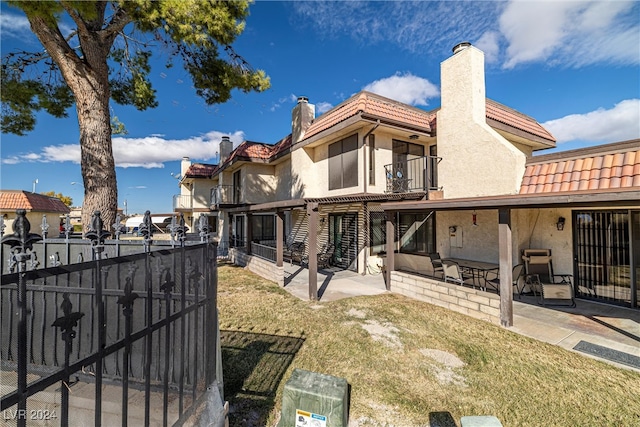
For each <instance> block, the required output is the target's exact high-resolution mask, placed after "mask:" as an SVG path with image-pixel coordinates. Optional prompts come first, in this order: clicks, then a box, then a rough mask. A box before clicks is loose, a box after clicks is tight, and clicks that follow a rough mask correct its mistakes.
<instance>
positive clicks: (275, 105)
mask: <svg viewBox="0 0 640 427" xmlns="http://www.w3.org/2000/svg"><path fill="white" fill-rule="evenodd" d="M297 101H298V97H297V96H296V95H295V94H293V93H290V94H289V95H287V96H283V97H282V98H280V99H278V102H274V103H273V104H271V108H269V111H271V112H274V111H276V110H277V109H278V108H280V107H282V104H287V103H295V102H297Z"/></svg>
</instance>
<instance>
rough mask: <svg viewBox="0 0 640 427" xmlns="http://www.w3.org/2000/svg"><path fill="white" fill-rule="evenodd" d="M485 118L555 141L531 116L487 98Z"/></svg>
mask: <svg viewBox="0 0 640 427" xmlns="http://www.w3.org/2000/svg"><path fill="white" fill-rule="evenodd" d="M487 118H488V119H493V120H495V121H497V122H500V123H503V124H505V125H508V126H511V127H514V128H516V129H519V130H522V131H525V132H527V133H529V134H531V135H535V136H539V137H540V138H544V139H547V140H549V141H553V142H555V141H556V139H555V138H554V137H553V135H551V134H550V133H549V132H548V131H547V130H546V129H545V128H544V127H542V125H541V124H540V123H538V122H537V121H536V120H535V119H534V118H533V117H529V116H527V115H525V114H522V113H521V112H519V111H516V110H514V109H512V108H509V107H507V106H506V105H502V104H500V103H499V102H496V101H494V100H492V99H489V98H487Z"/></svg>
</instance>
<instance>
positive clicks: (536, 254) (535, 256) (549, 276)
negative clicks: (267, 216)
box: [522, 249, 576, 307]
mask: <svg viewBox="0 0 640 427" xmlns="http://www.w3.org/2000/svg"><path fill="white" fill-rule="evenodd" d="M551 259H552V258H551V249H525V250H524V251H523V255H522V260H523V261H524V265H525V269H526V278H525V281H526V283H527V284H528V285H529V286H531V288H532V290H533V293H534V295H536V294H538V293H539V294H540V301H539V302H540V303H541V304H542V305H546V303H547V301H549V300H551V301H556V302H555V303H553V304H554V305H568V306H570V307H575V305H576V302H575V299H574V296H573V284H572V283H571V277H572V276H571V275H570V274H554V273H553V264H552V262H551ZM560 301H563V302H560Z"/></svg>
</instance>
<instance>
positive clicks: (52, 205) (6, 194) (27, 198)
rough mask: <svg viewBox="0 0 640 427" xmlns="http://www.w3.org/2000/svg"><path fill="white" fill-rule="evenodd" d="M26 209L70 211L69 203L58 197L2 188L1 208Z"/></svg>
mask: <svg viewBox="0 0 640 427" xmlns="http://www.w3.org/2000/svg"><path fill="white" fill-rule="evenodd" d="M16 209H26V210H27V211H28V212H55V213H64V214H66V213H69V212H70V211H69V208H68V207H67V205H65V204H64V203H62V200H60V199H58V198H57V197H49V196H45V195H42V194H36V193H31V192H29V191H22V190H0V210H3V211H15V210H16Z"/></svg>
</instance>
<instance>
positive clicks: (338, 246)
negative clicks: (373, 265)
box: [329, 213, 358, 271]
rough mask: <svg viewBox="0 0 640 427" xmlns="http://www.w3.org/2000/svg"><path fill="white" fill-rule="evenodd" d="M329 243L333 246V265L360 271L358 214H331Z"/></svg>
mask: <svg viewBox="0 0 640 427" xmlns="http://www.w3.org/2000/svg"><path fill="white" fill-rule="evenodd" d="M329 244H330V245H332V246H333V250H334V252H333V265H335V266H337V267H341V268H344V269H347V270H352V271H358V257H357V254H358V250H357V248H358V214H355V213H345V214H330V215H329Z"/></svg>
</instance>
